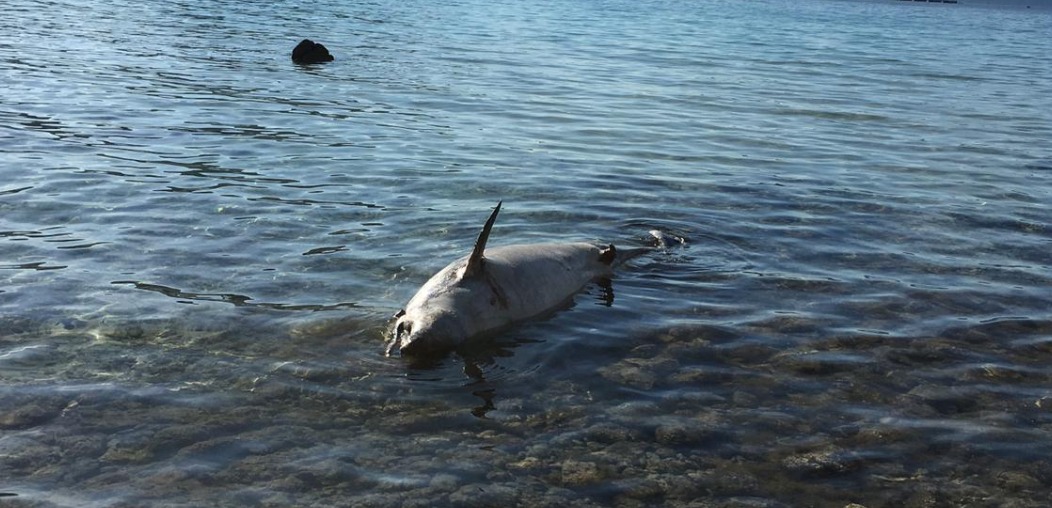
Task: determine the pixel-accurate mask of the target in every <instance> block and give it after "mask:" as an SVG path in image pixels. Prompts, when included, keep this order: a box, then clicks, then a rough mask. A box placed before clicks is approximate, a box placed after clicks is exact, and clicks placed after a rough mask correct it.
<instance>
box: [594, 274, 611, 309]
mask: <svg viewBox="0 0 1052 508" xmlns="http://www.w3.org/2000/svg"><path fill="white" fill-rule="evenodd" d="M597 284H598V285H599V298H598V300H599V301H600V302H601V303H602V304H603V305H605V306H607V307H611V306H613V305H614V284H613V283H612V282H611V281H610V279H607V278H603V279H599V280H598V281H597Z"/></svg>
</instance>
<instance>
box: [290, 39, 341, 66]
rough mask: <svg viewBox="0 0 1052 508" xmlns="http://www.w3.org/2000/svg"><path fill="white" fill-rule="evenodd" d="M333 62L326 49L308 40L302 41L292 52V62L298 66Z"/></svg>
mask: <svg viewBox="0 0 1052 508" xmlns="http://www.w3.org/2000/svg"><path fill="white" fill-rule="evenodd" d="M333 60H335V58H333V56H332V55H331V54H330V53H329V50H328V48H326V47H325V46H323V45H322V44H321V43H318V42H314V41H312V40H310V39H303V40H302V41H300V43H299V44H297V45H296V47H295V49H293V50H292V61H293V62H295V63H298V64H314V63H324V62H331V61H333Z"/></svg>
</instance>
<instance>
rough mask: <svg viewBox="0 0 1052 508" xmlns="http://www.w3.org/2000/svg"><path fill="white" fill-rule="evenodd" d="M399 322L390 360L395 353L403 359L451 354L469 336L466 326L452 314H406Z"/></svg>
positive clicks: (393, 332)
mask: <svg viewBox="0 0 1052 508" xmlns="http://www.w3.org/2000/svg"><path fill="white" fill-rule="evenodd" d="M395 318H396V321H395V323H394V325H393V326H392V327H391V337H390V339H389V342H388V343H387V355H388V356H390V355H391V354H392V353H394V352H395V351H398V353H399V354H400V355H402V356H425V355H430V354H437V353H441V352H445V351H449V350H450V349H453V348H455V347H456V346H457V345H459V344H460V343H461V342H463V341H464V337H465V335H467V334H466V332H465V330H464V326H463V323H462V322H461V320H460V319H459V318H458V317H457V315H456V313H455V312H452V311H443V310H437V311H435V310H432V311H430V312H412V313H407V312H406V311H404V310H403V311H401V312H399V313H398V314H396V315H395Z"/></svg>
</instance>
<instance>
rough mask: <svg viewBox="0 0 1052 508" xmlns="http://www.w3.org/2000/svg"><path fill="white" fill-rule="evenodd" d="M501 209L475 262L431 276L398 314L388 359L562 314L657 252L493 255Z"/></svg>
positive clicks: (537, 250) (552, 250)
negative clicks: (625, 267) (616, 271)
mask: <svg viewBox="0 0 1052 508" xmlns="http://www.w3.org/2000/svg"><path fill="white" fill-rule="evenodd" d="M500 207H501V203H497V206H496V208H495V209H494V210H493V213H492V215H490V217H489V220H488V221H486V225H485V226H484V227H483V228H482V233H480V234H479V237H478V240H477V241H476V242H475V248H474V250H472V252H471V255H469V256H467V257H464V258H461V259H458V260H456V261H453V262H452V263H450V264H449V265H448V266H446V267H445V268H443V269H442V270H441V271H439V272H438V273H436V274H435V275H434V276H432V277H431V279H429V280H428V281H427V282H426V283H424V285H423V286H422V287H421V288H420V289H419V290H418V291H417V293H416V295H415V296H413V298H412V299H410V300H409V303H407V304H406V306H405V308H404V309H402V310H401V311H399V312H398V314H396V315H395V318H396V319H395V321H394V323H393V324H392V326H391V330H390V333H389V341H388V343H387V350H386V352H387V354H388V355H390V354H391V353H393V352H395V351H398V352H399V353H401V354H403V355H419V354H435V353H442V352H446V351H448V350H451V349H453V348H456V347H457V346H459V345H460V344H462V343H464V342H466V341H468V340H471V339H473V338H475V337H479V336H484V335H487V334H490V333H493V332H496V331H499V330H502V329H504V328H506V327H508V326H510V325H512V324H515V323H518V322H520V321H523V320H526V319H530V318H532V317H536V316H539V315H542V314H545V313H547V312H549V311H552V310H555V309H556V308H558V307H559V306H561V305H564V304H566V303H567V301H568V300H570V299H571V298H572V297H573V295H575V294H577V293H578V292H579V291H581V289H582V288H584V286H586V285H587V284H588V283H590V282H592V281H595V280H598V279H602V278H606V277H610V276H611V275H613V268H614V267H615V266H617V265H618V264H620V263H622V262H624V261H625V260H627V259H628V258H631V257H634V256H635V255H637V254H639V253H642V252H645V251H647V250H649V249H631V250H628V251H625V252H620V251H618V250H617V249H615V248H614V246H613V245H608V246H606V247H596V246H594V245H591V244H588V243H541V244H526V245H508V246H504V247H496V248H492V249H486V241H487V240H488V239H489V234H490V230H491V229H492V228H493V223H494V222H495V221H496V219H497V214H498V213H499V212H500Z"/></svg>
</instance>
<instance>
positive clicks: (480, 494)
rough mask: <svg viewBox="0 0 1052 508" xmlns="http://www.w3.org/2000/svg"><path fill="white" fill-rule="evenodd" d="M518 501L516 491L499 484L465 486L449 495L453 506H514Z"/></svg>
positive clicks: (517, 492)
mask: <svg viewBox="0 0 1052 508" xmlns="http://www.w3.org/2000/svg"><path fill="white" fill-rule="evenodd" d="M518 499H519V491H518V489H516V488H514V487H510V486H507V485H501V484H497V485H490V484H473V485H465V486H463V487H461V488H460V489H459V490H457V491H456V492H454V493H452V494H450V495H449V502H450V503H452V504H453V505H454V506H479V507H489V506H516V504H517V502H518Z"/></svg>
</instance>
